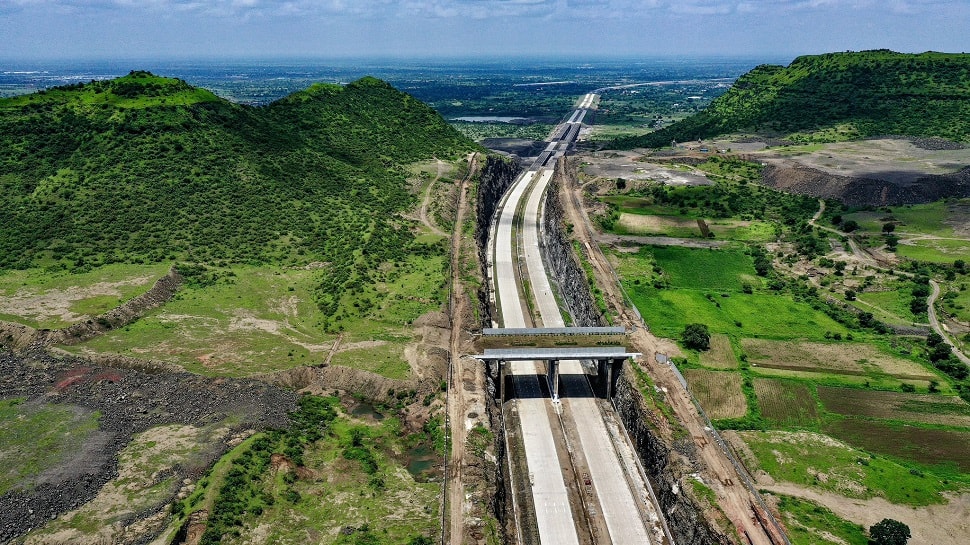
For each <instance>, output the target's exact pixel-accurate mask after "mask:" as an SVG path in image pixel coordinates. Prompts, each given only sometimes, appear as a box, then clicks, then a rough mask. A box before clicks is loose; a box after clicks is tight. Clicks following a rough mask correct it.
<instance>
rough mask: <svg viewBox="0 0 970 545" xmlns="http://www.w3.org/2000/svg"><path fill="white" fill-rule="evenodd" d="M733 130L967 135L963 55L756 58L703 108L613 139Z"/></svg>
mask: <svg viewBox="0 0 970 545" xmlns="http://www.w3.org/2000/svg"><path fill="white" fill-rule="evenodd" d="M737 131H745V132H761V133H769V134H772V135H782V136H785V137H788V138H789V139H792V140H795V141H839V140H847V139H852V138H860V137H866V136H875V135H907V136H937V137H942V138H948V139H951V140H956V141H970V55H968V54H946V53H932V52H930V53H921V54H904V53H895V52H892V51H887V50H878V51H863V52H858V53H856V52H846V53H829V54H825V55H811V56H804V57H798V58H797V59H795V60H794V61H792V63H791V64H790V65H788V66H787V67H783V66H775V65H762V66H759V67H757V68H755V69H753V70H751V71H750V72H748V73H747V74H745V75H744V76H742V77H741V78H739V79H738V80H737V82H735V84H734V86H733V87H732V88H731V89H730V90H729V91H728V92H727V93H726V94H724V95H723V96H721V97H719V98H717V99H716V100H714V102H712V103H711V105H710V106H709V107H708V108H707V109H705V110H704V111H702V112H700V113H698V114H696V115H694V116H692V117H689V118H687V119H685V120H683V121H680V122H678V123H675V124H673V125H671V126H669V127H666V128H664V129H661V130H659V131H656V132H653V133H650V134H646V135H643V136H639V137H632V138H624V139H620V140H617V141H616V142H614V145H615V146H616V147H619V148H632V147H662V146H668V145H670V143H671V141H677V142H686V141H689V140H697V139H701V138H710V137H714V136H718V135H722V134H728V133H732V132H737Z"/></svg>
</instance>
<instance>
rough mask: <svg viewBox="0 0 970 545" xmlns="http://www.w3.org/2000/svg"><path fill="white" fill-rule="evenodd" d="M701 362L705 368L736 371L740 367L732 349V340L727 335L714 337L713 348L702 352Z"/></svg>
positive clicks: (712, 338) (712, 340) (712, 337)
mask: <svg viewBox="0 0 970 545" xmlns="http://www.w3.org/2000/svg"><path fill="white" fill-rule="evenodd" d="M700 361H701V365H703V366H704V367H711V368H713V369H734V368H736V367H737V366H738V361H737V359H736V358H735V357H734V349H732V348H731V339H730V338H729V337H728V336H727V335H712V336H711V348H710V350H708V351H706V352H701V357H700Z"/></svg>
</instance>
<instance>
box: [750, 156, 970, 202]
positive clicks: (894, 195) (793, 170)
mask: <svg viewBox="0 0 970 545" xmlns="http://www.w3.org/2000/svg"><path fill="white" fill-rule="evenodd" d="M762 181H763V182H764V184H765V185H767V186H768V187H773V188H775V189H780V190H782V191H788V192H791V193H797V194H799V195H808V196H810V197H817V198H823V199H837V200H840V201H842V202H844V203H845V204H848V205H850V206H899V205H902V204H919V203H927V202H933V201H937V200H940V199H943V198H946V197H961V198H962V197H970V167H966V168H963V169H962V170H960V171H958V172H955V173H952V174H942V175H927V176H923V177H920V178H917V179H916V181H915V182H912V183H909V184H896V183H893V182H890V181H887V180H879V179H875V178H852V177H849V176H839V175H837V174H830V173H828V172H823V171H821V170H818V169H814V168H809V167H803V166H796V167H781V166H774V165H769V166H767V167H765V169H764V171H763V172H762Z"/></svg>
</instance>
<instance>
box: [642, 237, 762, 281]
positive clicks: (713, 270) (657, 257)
mask: <svg viewBox="0 0 970 545" xmlns="http://www.w3.org/2000/svg"><path fill="white" fill-rule="evenodd" d="M640 253H641V254H644V253H646V254H649V255H650V256H652V257H653V260H654V261H655V262H656V263H657V264H658V265H660V267H661V268H662V269H663V271H664V273H666V275H667V276H668V278H669V279H670V285H671V287H674V288H686V289H695V290H719V291H731V292H734V291H741V288H742V286H743V285H744V284H745V283H748V284H751V283H752V282H754V283H756V285H760V283H761V280H760V279H759V278H757V276H755V271H754V266H753V265H752V261H751V258H750V257H749V256H747V255H745V254H744V252H742V251H740V250H730V249H718V250H704V249H691V248H681V247H679V246H646V247H644V248H641V249H640Z"/></svg>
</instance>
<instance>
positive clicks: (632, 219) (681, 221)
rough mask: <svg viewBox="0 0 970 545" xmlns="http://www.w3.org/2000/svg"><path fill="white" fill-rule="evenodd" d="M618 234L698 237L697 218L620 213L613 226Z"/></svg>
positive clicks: (699, 233)
mask: <svg viewBox="0 0 970 545" xmlns="http://www.w3.org/2000/svg"><path fill="white" fill-rule="evenodd" d="M613 232H614V233H616V234H618V235H642V236H668V237H680V238H691V237H700V236H701V231H700V228H699V227H698V226H697V220H695V219H690V218H681V217H677V216H647V215H640V214H626V213H621V214H620V218H619V219H618V220H617V221H616V224H615V225H614V227H613Z"/></svg>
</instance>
